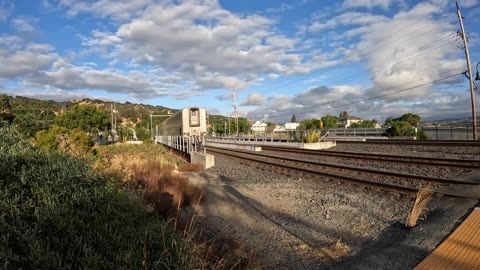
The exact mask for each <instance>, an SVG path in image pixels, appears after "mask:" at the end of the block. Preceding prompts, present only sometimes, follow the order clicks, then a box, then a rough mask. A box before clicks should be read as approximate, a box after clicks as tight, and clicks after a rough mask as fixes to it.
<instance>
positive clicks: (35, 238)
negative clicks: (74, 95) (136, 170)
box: [0, 128, 197, 269]
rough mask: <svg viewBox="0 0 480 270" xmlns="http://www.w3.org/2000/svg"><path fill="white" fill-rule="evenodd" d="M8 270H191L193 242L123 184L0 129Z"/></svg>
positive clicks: (0, 223) (1, 222)
mask: <svg viewBox="0 0 480 270" xmlns="http://www.w3.org/2000/svg"><path fill="white" fill-rule="evenodd" d="M0 231H1V232H2V236H1V237H0V261H1V262H2V265H1V268H3V269H192V268H195V267H196V264H197V259H196V257H195V255H194V254H193V252H191V249H190V247H189V245H188V243H187V242H186V241H184V240H183V239H182V238H180V237H179V236H178V235H177V234H176V233H175V232H174V231H173V230H172V229H171V228H170V227H169V226H168V225H167V224H166V223H165V221H164V220H163V219H162V218H161V217H160V216H159V215H154V214H151V213H147V212H146V210H145V207H144V205H143V204H142V201H141V200H140V199H139V198H137V197H136V196H128V194H127V193H126V192H125V191H123V189H122V188H121V181H119V180H117V179H116V178H114V177H109V176H108V175H106V174H103V173H101V172H99V171H97V170H94V169H92V168H91V166H90V164H87V163H86V162H84V161H83V160H80V159H76V158H73V157H69V156H66V155H62V154H55V153H49V152H45V151H41V150H38V149H35V148H33V147H32V146H31V145H30V143H29V142H28V141H26V140H24V139H22V138H21V136H20V134H19V133H18V132H17V131H16V130H14V129H9V128H2V129H0Z"/></svg>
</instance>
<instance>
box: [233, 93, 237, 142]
mask: <svg viewBox="0 0 480 270" xmlns="http://www.w3.org/2000/svg"><path fill="white" fill-rule="evenodd" d="M235 91H236V90H235V89H234V90H233V110H234V111H235V126H236V127H237V132H236V135H237V136H238V111H237V100H236V98H235V97H236V95H235Z"/></svg>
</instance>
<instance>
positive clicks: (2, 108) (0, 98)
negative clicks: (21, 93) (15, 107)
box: [0, 94, 15, 126]
mask: <svg viewBox="0 0 480 270" xmlns="http://www.w3.org/2000/svg"><path fill="white" fill-rule="evenodd" d="M14 119H15V115H14V114H13V112H12V106H10V100H9V98H8V96H7V95H5V94H1V95H0V126H2V125H4V124H6V125H11V124H12V123H13V120H14Z"/></svg>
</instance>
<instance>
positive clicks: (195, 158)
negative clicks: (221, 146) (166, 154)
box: [190, 151, 215, 169]
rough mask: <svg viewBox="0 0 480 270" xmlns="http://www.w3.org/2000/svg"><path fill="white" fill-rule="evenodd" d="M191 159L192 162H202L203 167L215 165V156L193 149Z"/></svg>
mask: <svg viewBox="0 0 480 270" xmlns="http://www.w3.org/2000/svg"><path fill="white" fill-rule="evenodd" d="M190 159H191V160H190V162H191V163H197V164H201V165H202V166H203V169H208V168H211V167H213V166H215V157H214V156H213V155H210V154H206V153H200V152H195V151H193V152H192V153H191V154H190Z"/></svg>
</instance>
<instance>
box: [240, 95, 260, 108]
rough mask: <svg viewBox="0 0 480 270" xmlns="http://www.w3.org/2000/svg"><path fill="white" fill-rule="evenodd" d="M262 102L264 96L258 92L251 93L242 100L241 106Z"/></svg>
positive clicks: (256, 104)
mask: <svg viewBox="0 0 480 270" xmlns="http://www.w3.org/2000/svg"><path fill="white" fill-rule="evenodd" d="M264 102H265V96H263V95H262V94H260V93H251V94H250V95H248V97H247V98H246V99H245V100H244V101H243V102H242V104H241V106H258V105H262V104H263V103H264Z"/></svg>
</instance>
